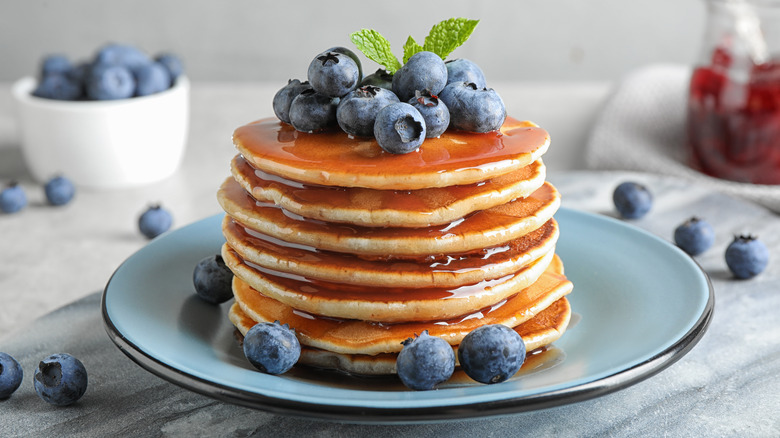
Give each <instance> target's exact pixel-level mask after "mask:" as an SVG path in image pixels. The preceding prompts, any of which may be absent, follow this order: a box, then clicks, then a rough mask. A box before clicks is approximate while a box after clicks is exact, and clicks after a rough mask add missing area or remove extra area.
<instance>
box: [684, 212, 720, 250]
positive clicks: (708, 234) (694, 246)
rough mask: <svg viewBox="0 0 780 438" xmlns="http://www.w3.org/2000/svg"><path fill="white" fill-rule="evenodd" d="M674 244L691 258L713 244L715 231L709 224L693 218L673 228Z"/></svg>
mask: <svg viewBox="0 0 780 438" xmlns="http://www.w3.org/2000/svg"><path fill="white" fill-rule="evenodd" d="M674 243H676V244H677V246H679V247H680V249H682V250H683V251H685V252H687V253H688V254H690V255H692V256H695V255H699V254H701V253H703V252H704V251H706V250H708V249H709V248H710V247H711V246H712V244H713V243H715V230H714V229H713V228H712V225H710V223H709V222H707V221H705V220H704V219H700V218H698V217H695V216H694V217H692V218H690V219H688V220H687V221H685V222H683V223H682V224H680V226H678V227H677V228H675V230H674Z"/></svg>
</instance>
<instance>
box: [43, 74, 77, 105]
mask: <svg viewBox="0 0 780 438" xmlns="http://www.w3.org/2000/svg"><path fill="white" fill-rule="evenodd" d="M82 91H83V89H82V87H81V84H80V83H78V82H77V81H74V80H73V79H71V78H70V77H69V76H68V75H67V74H60V73H51V74H48V75H46V76H44V77H43V79H41V81H40V82H39V83H38V85H37V86H36V87H35V90H33V92H32V95H33V96H35V97H42V98H44V99H54V100H77V99H79V98H80V97H81V96H82V94H83V93H82Z"/></svg>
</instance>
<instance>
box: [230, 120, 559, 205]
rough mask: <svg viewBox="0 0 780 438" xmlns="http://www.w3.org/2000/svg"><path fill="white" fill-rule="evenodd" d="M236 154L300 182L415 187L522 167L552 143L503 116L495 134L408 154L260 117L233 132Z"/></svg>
mask: <svg viewBox="0 0 780 438" xmlns="http://www.w3.org/2000/svg"><path fill="white" fill-rule="evenodd" d="M233 144H234V145H235V147H236V149H237V150H238V152H239V153H240V154H241V155H242V156H243V157H244V158H246V160H247V161H248V162H250V163H251V164H252V166H254V167H255V168H257V169H260V170H262V171H264V172H267V173H270V174H274V175H278V176H281V177H283V178H286V179H289V180H293V181H299V182H302V183H306V184H316V185H327V186H336V187H363V188H368V189H378V190H419V189H429V188H432V187H448V186H456V185H464V184H474V183H478V182H481V181H485V180H488V179H490V178H495V177H497V176H500V175H504V174H506V173H509V172H513V171H516V170H518V169H521V168H523V167H525V166H527V165H529V164H531V163H533V162H534V161H536V160H537V159H538V158H539V157H541V156H542V155H543V154H544V153H545V152H546V151H547V148H548V147H549V145H550V137H549V135H548V134H547V131H545V130H544V129H542V128H540V127H538V126H537V125H536V124H534V123H532V122H527V121H518V120H515V119H512V118H507V119H506V121H505V122H504V126H502V128H501V130H500V131H498V132H489V133H471V132H463V131H447V132H445V133H444V134H442V135H441V137H439V138H429V139H426V140H425V144H424V145H423V147H421V148H419V149H418V150H416V151H414V152H410V153H408V154H390V153H387V152H385V151H383V150H382V148H380V147H379V145H378V144H377V142H376V141H375V140H374V139H370V138H350V137H349V136H347V135H346V134H345V133H344V132H342V131H340V130H332V131H326V132H318V133H314V134H309V133H303V132H298V131H296V130H295V129H294V128H293V127H292V126H290V125H288V124H286V123H283V122H280V121H279V120H276V119H263V120H259V121H257V122H254V123H250V124H247V125H244V126H241V127H239V128H238V129H236V130H235V131H234V133H233Z"/></svg>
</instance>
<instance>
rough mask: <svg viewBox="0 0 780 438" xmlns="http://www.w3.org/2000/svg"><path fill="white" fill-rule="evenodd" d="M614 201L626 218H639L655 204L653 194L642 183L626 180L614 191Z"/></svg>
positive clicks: (619, 211) (622, 215) (621, 214)
mask: <svg viewBox="0 0 780 438" xmlns="http://www.w3.org/2000/svg"><path fill="white" fill-rule="evenodd" d="M612 201H613V202H614V204H615V208H617V211H618V213H620V216H621V217H623V218H624V219H639V218H641V217H642V216H644V215H646V214H647V212H648V211H650V208H651V207H652V206H653V195H652V193H650V190H648V189H647V187H645V186H644V185H642V184H639V183H637V182H633V181H626V182H623V183H621V184H619V185H618V186H617V187H616V188H615V191H614V192H613V193H612Z"/></svg>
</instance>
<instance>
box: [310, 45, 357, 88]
mask: <svg viewBox="0 0 780 438" xmlns="http://www.w3.org/2000/svg"><path fill="white" fill-rule="evenodd" d="M307 74H308V77H309V83H310V84H311V86H312V88H314V90H315V91H317V92H318V93H320V94H322V95H325V96H328V97H341V96H343V95H345V94H347V93H349V92H350V91H352V90H354V89H355V88H357V86H358V84H359V83H360V69H359V68H358V65H357V64H356V63H355V61H353V60H352V58H351V57H350V56H349V55H345V54H342V53H338V52H328V51H326V52H322V53H320V54H319V55H317V56H315V57H314V59H312V61H311V63H310V64H309V69H308V71H307Z"/></svg>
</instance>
